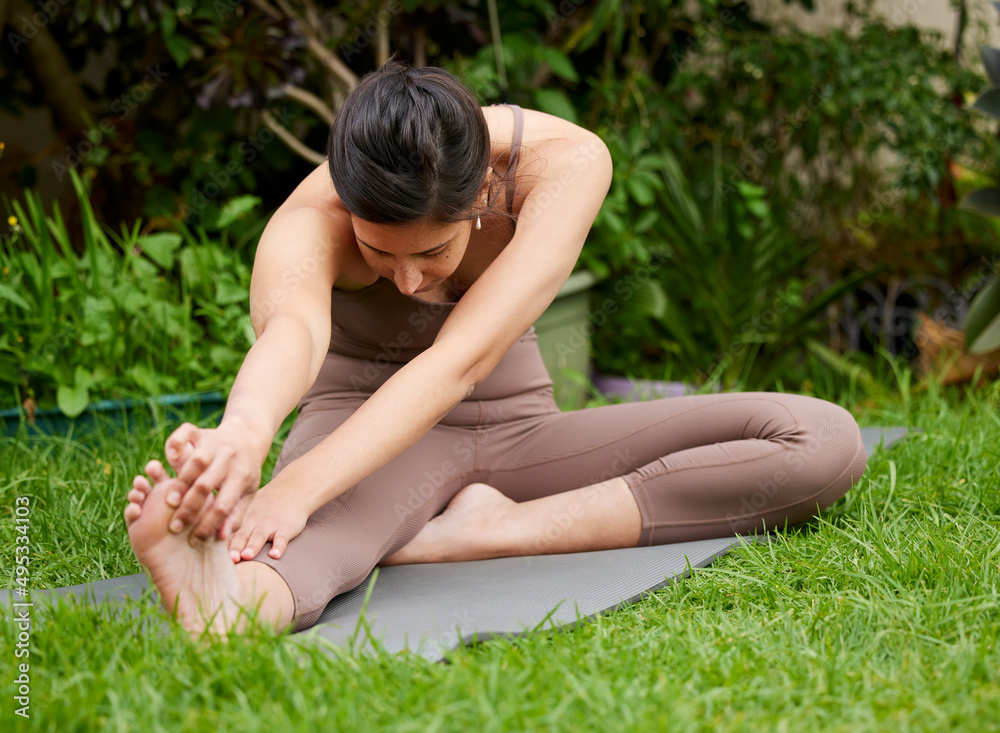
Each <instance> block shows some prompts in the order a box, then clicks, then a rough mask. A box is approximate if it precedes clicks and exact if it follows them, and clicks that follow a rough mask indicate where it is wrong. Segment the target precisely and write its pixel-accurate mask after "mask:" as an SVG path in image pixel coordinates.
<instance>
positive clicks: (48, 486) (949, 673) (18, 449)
mask: <svg viewBox="0 0 1000 733" xmlns="http://www.w3.org/2000/svg"><path fill="white" fill-rule="evenodd" d="M998 411H1000V383H994V384H992V385H990V387H989V388H988V389H984V390H981V391H980V392H979V393H978V394H967V393H965V392H963V391H962V390H959V389H949V390H947V391H942V390H941V389H939V388H936V387H933V386H932V387H931V388H930V390H929V392H928V393H926V394H916V393H911V391H909V390H907V391H905V392H904V393H903V395H902V396H899V397H897V398H895V399H886V400H882V401H881V402H880V403H879V404H872V403H868V404H866V405H865V407H864V408H857V409H855V414H856V415H857V416H858V418H859V420H860V421H861V423H862V424H863V425H888V424H896V425H910V426H916V427H920V428H923V429H924V431H925V432H924V433H923V434H921V435H918V436H916V437H914V438H911V439H909V440H907V441H904V442H902V443H901V444H899V445H897V446H896V447H894V448H893V449H891V450H890V451H886V452H881V453H877V454H876V456H875V457H874V458H873V459H872V460H871V461H870V462H869V467H868V471H867V473H866V475H865V476H864V477H863V478H862V480H861V481H860V483H859V484H858V485H857V486H856V487H855V489H854V490H853V491H851V492H850V493H849V494H848V495H847V496H846V497H845V498H844V499H842V500H841V501H840V502H838V503H837V504H836V505H834V506H833V507H832V508H831V509H830V510H829V511H827V512H826V513H825V514H824V515H823V517H822V518H820V519H819V520H817V521H816V522H815V523H813V524H812V525H810V526H808V527H806V528H799V529H794V530H791V531H789V532H787V533H785V534H782V535H779V537H778V539H777V541H776V542H774V543H772V544H769V545H754V546H749V547H745V548H742V549H740V550H738V551H734V552H732V553H730V554H729V555H728V556H726V557H725V558H723V559H722V560H720V561H719V562H717V563H716V564H714V565H713V566H711V567H709V568H707V569H705V570H701V571H698V572H696V573H695V574H694V576H693V577H691V578H690V579H688V580H685V581H683V582H680V583H677V584H675V585H673V586H671V587H668V588H666V589H665V590H663V591H660V592H658V593H656V594H655V596H653V597H651V598H649V599H647V600H646V601H644V602H642V603H639V604H635V605H633V606H630V607H627V608H625V609H623V610H620V611H617V612H613V613H609V614H606V615H605V616H603V617H601V618H599V619H597V620H595V621H594V622H593V623H590V624H586V625H584V626H583V627H581V628H578V629H576V630H572V631H563V632H555V631H552V630H546V631H540V632H537V633H535V634H533V635H530V636H527V637H522V638H520V639H517V640H514V641H505V640H493V641H489V642H486V643H483V644H480V645H478V646H475V647H468V648H462V649H459V650H457V651H455V652H454V653H453V654H452V655H450V657H449V660H448V662H447V663H443V664H433V663H429V662H427V661H424V660H422V659H421V658H418V657H415V656H411V655H382V656H374V655H371V656H368V655H351V654H348V653H342V654H337V655H331V654H327V653H324V652H321V651H316V650H315V649H314V648H312V647H309V646H302V645H301V644H300V643H299V642H298V641H297V640H296V637H294V636H292V637H288V636H275V635H273V634H266V633H261V634H256V635H253V636H251V637H246V638H237V639H232V640H230V641H228V642H226V643H224V644H219V645H216V646H207V647H205V646H199V645H198V644H197V643H195V642H192V641H190V640H189V639H188V638H186V636H185V635H184V634H182V633H179V632H178V631H177V630H174V632H173V633H169V634H165V635H159V634H157V633H155V631H149V632H147V633H145V634H143V633H140V630H141V627H142V625H143V624H144V623H145V624H152V628H153V629H154V630H155V629H156V628H157V627H158V626H159V625H160V624H161V623H163V621H162V617H161V616H160V615H158V614H157V613H156V612H143V614H142V617H141V618H139V619H133V618H131V617H126V618H120V617H114V616H113V615H111V614H109V613H108V612H107V610H104V611H101V610H99V609H87V608H77V607H70V608H67V609H65V610H64V611H63V613H62V615H61V616H60V617H59V619H58V624H57V623H55V621H54V619H52V618H51V617H50V615H48V614H47V613H45V612H44V610H43V609H41V608H37V609H35V613H34V617H33V620H34V628H33V631H32V636H31V656H30V660H29V661H30V664H31V668H30V677H31V716H32V717H31V718H30V720H28V721H22V720H20V719H15V718H14V715H13V710H14V708H15V703H14V702H13V697H12V696H13V694H14V693H13V680H14V677H15V674H16V673H15V671H14V664H15V663H16V662H17V661H19V660H16V659H15V658H14V639H15V637H16V632H17V630H16V628H15V626H14V623H13V621H12V620H11V618H10V617H9V616H5V617H4V619H3V621H2V622H0V659H2V660H3V664H2V666H0V669H2V671H3V674H2V677H3V686H2V689H3V696H2V700H0V706H2V713H0V721H3V723H2V724H0V727H2V728H3V729H4V730H10V727H9V725H8V722H7V721H10V720H12V719H13V720H16V722H18V724H19V728H24V729H28V730H52V731H95V730H109V731H179V730H193V731H213V732H215V731H226V730H239V731H258V730H261V731H263V730H268V731H270V730H279V731H284V730H309V731H326V730H360V731H368V730H373V729H390V730H399V731H420V732H423V731H434V730H445V731H453V730H454V731H469V730H474V731H477V732H482V733H485V732H486V731H513V730H518V731H520V730H572V731H576V730H598V731H614V730H670V731H687V730H722V731H730V730H731V731H741V733H742V732H744V731H747V730H767V731H771V730H789V731H800V730H824V731H827V730H851V731H853V730H872V731H876V730H878V731H881V730H935V731H936V730H944V729H958V730H969V731H982V730H997V729H1000V673H998V669H1000V650H998V642H1000V590H998V589H1000V489H998V486H1000V462H998V459H997V455H998V451H997V446H998V445H1000V417H998ZM164 437H165V435H164V434H163V432H162V431H160V430H136V431H133V432H132V433H124V432H119V433H114V432H110V433H107V434H104V435H102V436H100V437H99V438H98V439H97V443H96V444H97V448H96V449H95V448H94V447H93V446H91V445H86V444H84V443H81V442H79V441H74V440H65V439H32V440H30V441H29V440H26V439H25V438H23V437H22V438H19V439H4V440H3V441H2V442H0V537H2V538H3V539H2V540H0V547H2V556H3V563H2V565H3V568H4V570H3V584H4V585H5V586H6V587H10V586H11V585H12V580H13V577H14V575H13V569H12V568H13V567H14V557H15V556H14V551H13V547H14V537H15V530H14V525H13V507H14V505H15V497H17V496H28V497H30V498H31V501H32V504H33V507H32V513H31V523H30V539H31V546H30V547H31V560H32V564H31V566H30V568H31V587H33V588H40V587H52V586H59V585H68V584H73V583H79V582H83V581H87V580H95V579H99V578H106V577H112V576H116V575H125V574H129V573H134V572H138V571H139V569H140V568H139V566H138V565H137V564H136V562H135V560H134V559H133V556H132V554H131V551H130V549H129V546H128V541H127V537H126V533H125V527H124V523H123V521H122V519H121V512H122V509H123V507H124V503H125V502H124V495H125V492H126V488H127V486H128V484H129V482H130V479H131V477H132V476H133V475H134V474H135V472H136V471H137V470H138V469H139V468H140V467H141V466H142V464H143V463H144V461H145V460H146V459H148V458H149V457H152V456H154V455H156V454H157V453H158V452H159V451H160V450H162V445H163V438H164ZM273 458H274V454H273V453H272V460H273ZM267 470H268V471H269V467H268V468H267Z"/></svg>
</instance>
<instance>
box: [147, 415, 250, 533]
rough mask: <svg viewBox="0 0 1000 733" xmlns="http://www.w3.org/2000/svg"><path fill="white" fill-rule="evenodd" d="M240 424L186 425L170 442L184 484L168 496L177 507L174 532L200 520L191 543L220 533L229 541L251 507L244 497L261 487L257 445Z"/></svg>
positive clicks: (169, 451)
mask: <svg viewBox="0 0 1000 733" xmlns="http://www.w3.org/2000/svg"><path fill="white" fill-rule="evenodd" d="M240 425H241V424H240V423H237V422H233V423H231V424H229V425H227V424H226V423H225V422H223V424H222V425H220V426H219V427H218V428H199V427H197V426H196V425H192V424H191V423H184V424H183V425H181V426H180V427H179V428H177V430H175V431H174V432H173V433H172V434H171V435H170V437H169V438H167V442H166V446H165V448H166V454H167V461H168V462H169V463H170V465H171V467H172V468H173V469H174V471H175V472H176V473H177V478H179V479H180V480H181V486H180V490H179V491H174V492H172V493H171V494H169V495H168V496H167V503H168V504H169V505H170V506H174V507H177V510H176V511H175V512H174V516H173V517H172V518H171V521H170V531H172V532H180V531H182V530H183V529H184V528H185V527H186V526H189V525H191V524H193V523H194V522H195V520H197V525H196V526H195V528H194V530H193V531H192V532H191V540H190V541H191V544H192V545H197V544H200V543H201V542H203V541H205V540H207V539H210V538H211V537H212V536H214V535H216V534H218V538H219V539H220V540H227V539H229V533H231V532H232V531H235V530H236V529H238V528H239V526H240V521H241V520H242V514H243V512H244V511H246V508H247V502H241V501H240V499H242V498H243V497H244V496H246V495H247V494H250V493H252V492H254V491H256V490H257V488H258V487H259V486H260V469H261V464H262V463H263V461H262V460H258V458H259V450H257V448H256V442H257V441H256V440H255V439H254V438H253V436H252V434H251V433H250V432H249V431H248V430H246V429H244V428H242V427H240ZM185 487H186V488H185ZM213 492H216V493H213ZM234 509H235V510H236V511H234ZM199 515H200V516H199ZM227 519H229V521H226V520H227Z"/></svg>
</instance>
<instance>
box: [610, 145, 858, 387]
mask: <svg viewBox="0 0 1000 733" xmlns="http://www.w3.org/2000/svg"><path fill="white" fill-rule="evenodd" d="M644 161H645V163H644V164H643V166H642V170H641V171H640V172H642V173H644V175H643V176H642V178H640V179H638V180H641V181H642V184H641V185H642V186H644V187H646V188H648V195H649V196H652V197H653V198H654V202H653V207H652V208H653V210H655V211H656V212H657V214H658V215H657V216H655V217H650V220H649V226H648V234H647V237H648V240H649V241H650V242H657V243H658V244H656V245H655V246H654V247H652V248H651V250H650V251H651V254H652V256H651V258H650V264H649V266H648V272H649V273H650V274H651V276H650V277H648V278H646V279H645V280H644V281H643V282H642V283H641V287H639V286H637V287H635V288H633V289H632V290H631V291H629V292H627V293H626V292H625V291H623V289H622V288H621V287H619V283H620V281H618V282H616V283H614V284H612V286H611V291H612V292H615V291H618V292H619V293H621V295H622V297H621V298H620V301H621V302H620V304H619V305H617V306H616V308H615V313H614V314H613V316H612V317H611V319H610V320H611V321H612V322H613V324H614V325H613V326H612V328H611V329H609V330H610V331H611V332H613V333H614V334H615V336H614V338H615V347H612V345H611V344H610V343H607V344H604V345H603V348H602V347H599V348H598V356H599V363H600V361H601V359H602V357H603V355H604V354H606V353H612V354H616V355H617V354H622V353H626V354H627V353H636V354H642V353H643V352H646V353H647V354H649V353H650V352H654V353H655V351H656V349H657V348H659V349H660V350H661V357H660V359H659V361H661V362H662V361H668V362H670V363H671V364H672V366H673V367H675V368H677V369H679V370H680V372H681V373H682V374H683V375H685V376H697V377H698V378H699V379H702V380H707V381H708V382H716V381H718V382H719V383H721V385H722V386H723V388H726V389H729V388H733V387H735V386H737V385H739V386H741V387H742V388H744V389H754V388H769V387H772V386H773V385H774V383H775V381H776V380H777V379H779V378H780V377H781V376H782V374H783V373H784V372H785V371H786V370H787V369H788V367H789V365H790V364H792V363H793V362H794V361H795V360H796V359H797V358H800V357H802V356H804V350H806V349H808V350H809V351H810V352H813V353H814V354H816V355H817V356H818V357H820V358H822V359H823V360H824V361H825V362H826V363H827V364H828V366H830V367H831V368H834V369H840V370H842V371H844V372H845V373H849V372H851V371H852V370H854V369H855V367H853V366H851V365H848V364H847V363H846V362H843V361H842V360H840V359H838V357H837V355H836V354H833V353H832V352H830V350H829V349H826V348H824V347H823V345H822V343H821V342H820V341H819V340H818V338H817V332H818V329H819V328H820V321H821V316H822V315H823V314H824V313H825V310H826V307H827V306H828V305H829V304H830V303H832V302H834V301H835V300H837V299H838V298H840V297H841V296H842V295H843V294H844V293H846V292H848V291H850V290H851V289H853V288H855V287H857V286H858V285H859V284H860V283H861V282H863V281H864V280H865V279H867V278H869V277H871V276H872V275H873V273H871V272H862V273H856V274H854V275H852V276H849V277H847V278H843V279H841V280H840V281H838V282H835V283H834V284H832V285H830V286H828V287H826V288H825V289H822V290H821V291H820V292H815V287H814V285H815V283H814V282H812V280H813V279H815V278H811V277H810V276H809V275H808V263H809V260H810V257H811V255H812V254H814V253H815V251H816V248H817V247H818V243H815V242H812V243H810V242H803V241H801V240H799V239H796V238H794V237H792V236H791V234H790V233H789V232H788V231H787V229H785V228H783V227H782V226H781V225H780V223H779V222H778V221H776V220H775V218H774V217H773V216H772V213H771V208H770V202H769V199H768V197H767V192H766V191H765V190H764V189H763V188H761V187H759V186H756V185H754V184H750V183H747V182H741V183H740V184H739V185H738V186H737V187H736V190H735V191H729V190H727V188H726V187H725V185H724V184H725V180H724V172H723V169H722V158H721V151H718V152H717V154H716V156H715V163H714V185H712V186H711V188H710V189H709V190H708V191H705V192H702V193H703V194H704V195H699V194H698V193H696V192H695V191H694V190H693V189H692V186H691V182H690V180H689V177H688V176H686V175H685V174H684V172H683V171H682V170H681V167H680V164H679V163H678V161H677V159H676V158H675V157H674V156H673V155H672V154H670V153H668V152H665V151H664V152H661V153H660V154H658V155H656V156H653V155H650V156H647V157H645V158H644ZM646 195H647V193H643V194H642V196H646ZM625 295H628V297H625ZM619 306H620V307H619ZM637 321H641V322H643V323H644V324H645V327H644V328H643V329H642V331H641V332H640V333H636V329H635V323H636V322H637ZM626 324H631V329H632V335H633V336H639V338H640V340H641V341H642V342H644V343H641V344H635V343H634V342H633V343H628V342H627V341H626V343H622V341H623V338H622V337H623V333H624V334H625V335H626V338H627V335H628V334H629V328H630V326H629V325H626ZM619 326H620V328H619ZM612 348H614V351H612ZM622 366H625V367H626V368H625V369H624V371H626V372H635V371H637V370H638V369H637V367H639V368H641V364H637V363H634V362H633V363H631V364H626V365H622Z"/></svg>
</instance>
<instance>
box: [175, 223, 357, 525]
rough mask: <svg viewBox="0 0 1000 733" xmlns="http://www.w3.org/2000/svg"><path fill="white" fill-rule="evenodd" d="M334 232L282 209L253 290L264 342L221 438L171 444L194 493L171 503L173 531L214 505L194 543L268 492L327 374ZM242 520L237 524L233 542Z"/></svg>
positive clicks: (263, 246)
mask: <svg viewBox="0 0 1000 733" xmlns="http://www.w3.org/2000/svg"><path fill="white" fill-rule="evenodd" d="M334 230H335V227H334V226H333V222H332V220H331V219H330V217H329V216H328V215H326V214H324V213H322V212H320V211H318V210H316V209H313V208H308V207H300V208H294V209H290V210H285V211H282V210H281V209H279V211H278V212H277V213H276V214H275V215H274V216H273V217H272V218H271V220H270V221H269V222H268V224H267V227H266V228H265V229H264V232H263V234H262V235H261V238H260V243H259V244H258V246H257V254H256V258H255V260H254V268H253V277H252V279H251V284H250V317H251V321H252V323H253V328H254V332H255V333H256V334H257V340H256V342H255V343H254V345H253V346H252V347H251V348H250V351H249V352H248V353H247V356H246V358H245V359H244V361H243V364H242V366H241V367H240V370H239V373H238V374H237V376H236V381H235V382H234V384H233V388H232V390H231V391H230V394H229V399H228V400H227V403H226V410H225V414H224V415H223V418H222V421H221V423H220V424H219V427H218V428H214V429H206V428H198V427H196V426H194V425H192V424H190V423H185V424H184V425H182V426H181V427H179V428H178V429H177V430H176V431H174V432H173V433H172V434H171V435H170V437H169V438H168V439H167V442H166V454H167V460H168V462H169V463H170V465H171V466H172V467H173V468H174V470H175V471H176V472H177V476H178V478H180V479H181V480H182V481H183V482H184V483H185V484H186V485H187V486H188V488H187V490H186V491H185V492H183V496H180V497H173V498H174V500H175V501H179V506H178V508H177V510H176V511H175V512H174V516H173V518H172V522H171V524H172V527H171V529H175V527H176V526H177V525H176V524H174V520H179V521H180V522H181V525H180V528H181V529H183V527H184V526H187V525H189V524H191V523H192V522H193V521H194V520H195V519H196V518H197V517H198V515H199V513H200V512H202V510H203V509H204V506H205V502H206V501H207V500H208V498H209V497H210V496H211V497H212V500H211V506H210V507H209V508H208V509H207V511H205V513H204V516H203V517H201V519H200V520H199V522H198V526H197V527H195V530H194V531H193V532H192V535H191V536H192V541H193V542H194V541H197V540H205V539H208V538H209V537H211V536H212V535H213V534H215V533H216V532H217V531H218V530H219V528H220V527H221V526H222V525H223V522H224V521H225V520H226V518H227V517H229V515H230V513H232V512H233V509H234V508H236V507H237V505H238V504H240V499H241V498H242V497H243V496H245V495H246V494H248V493H251V492H253V491H256V490H257V489H258V488H259V487H260V471H261V466H262V465H263V463H264V461H265V460H266V459H267V454H268V452H269V450H270V448H271V443H272V442H273V440H274V436H275V435H276V434H277V432H278V428H279V427H280V426H281V423H282V421H283V420H284V419H285V418H286V417H287V416H288V415H289V413H291V411H292V410H293V409H294V408H295V406H296V405H297V404H298V402H299V400H300V399H301V398H302V395H304V394H305V393H306V391H307V390H308V389H309V388H310V387H311V386H312V384H313V382H314V381H315V380H316V377H317V375H318V374H319V370H320V367H321V366H322V364H323V360H324V358H325V356H326V353H327V350H328V349H329V344H330V291H331V289H332V288H333V283H334V281H335V280H336V277H337V269H338V268H337V266H336V262H335V260H336V257H335V254H336V250H335V246H334V241H335V236H334ZM216 489H218V493H217V494H216V495H214V496H213V494H212V492H213V491H214V490H216ZM171 503H173V502H171ZM175 505H176V504H175ZM245 505H246V502H243V503H241V504H240V507H241V509H242V510H245ZM241 513H242V512H241ZM240 519H241V517H240V516H233V517H232V519H231V521H230V522H229V523H227V533H228V531H232V530H235V529H236V528H237V527H238V526H239V521H240Z"/></svg>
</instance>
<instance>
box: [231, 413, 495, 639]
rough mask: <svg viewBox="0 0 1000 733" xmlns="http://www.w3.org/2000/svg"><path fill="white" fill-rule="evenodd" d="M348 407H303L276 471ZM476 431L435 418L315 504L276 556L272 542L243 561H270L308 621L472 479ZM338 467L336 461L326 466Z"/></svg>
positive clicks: (478, 476)
mask: <svg viewBox="0 0 1000 733" xmlns="http://www.w3.org/2000/svg"><path fill="white" fill-rule="evenodd" d="M352 413H353V410H352V409H333V410H323V409H319V408H318V407H316V406H311V407H310V408H309V409H306V410H303V412H302V413H300V416H299V419H298V420H297V421H296V424H295V426H294V427H293V430H292V432H291V433H290V434H289V437H288V440H286V442H285V446H284V447H283V449H282V454H281V457H280V458H279V461H278V463H277V464H276V466H275V475H276V474H277V473H278V472H280V470H281V469H282V468H283V467H284V466H286V465H288V463H290V462H291V461H292V460H294V459H295V458H296V457H298V456H299V455H302V454H303V453H305V452H306V451H308V450H309V449H311V448H312V447H313V446H315V445H316V444H318V443H319V442H320V441H322V440H323V438H324V437H326V435H328V434H330V433H331V432H333V430H335V429H336V428H337V427H338V426H339V425H340V424H342V423H343V422H344V421H345V420H346V419H347V418H348V417H349V416H350V415H351V414H352ZM476 442H477V431H476V429H475V428H474V427H473V428H462V427H453V426H447V425H438V426H435V427H434V428H433V429H432V430H431V431H430V432H429V433H428V434H427V435H425V436H424V437H423V438H422V439H421V440H419V441H418V442H417V443H416V444H415V445H413V446H412V447H411V448H409V449H408V450H407V451H406V452H404V453H403V454H402V455H400V456H399V457H397V458H396V459H394V460H393V461H391V462H390V463H389V464H387V465H386V466H383V467H382V468H381V469H379V470H378V471H376V472H375V473H373V474H372V475H371V476H369V477H367V478H366V479H365V480H363V481H361V482H359V483H358V484H356V485H355V486H353V487H352V488H351V489H349V490H348V491H346V492H345V493H343V494H341V495H340V496H338V497H337V498H335V499H334V500H332V501H330V502H329V503H327V504H326V505H324V506H323V507H321V508H320V509H319V510H317V511H316V512H315V513H314V514H313V515H312V516H311V517H310V518H309V520H308V522H307V523H306V527H305V529H304V530H303V531H302V533H301V534H299V535H298V536H297V537H295V538H294V539H293V540H292V541H291V542H290V543H289V544H288V547H287V548H286V550H285V552H284V553H283V555H282V556H281V558H280V559H277V560H275V559H273V558H271V557H268V551H269V550H270V549H271V544H270V543H265V544H264V546H263V547H262V548H261V551H260V552H259V553H258V554H257V557H255V558H254V559H253V560H251V561H245V562H241V563H240V566H243V565H251V566H263V567H268V569H269V570H273V571H274V572H275V573H277V575H278V576H280V578H281V580H282V581H283V582H284V583H285V585H286V586H287V588H288V589H289V593H290V596H291V598H292V604H293V613H292V615H293V617H294V618H293V622H294V625H295V629H296V630H302V629H305V628H308V627H309V626H312V625H313V624H314V623H315V622H316V619H318V618H319V616H320V615H321V614H322V612H323V610H324V608H325V607H326V604H327V603H328V602H329V601H330V599H332V598H333V597H334V596H336V595H338V594H340V593H344V592H346V591H348V590H350V589H352V588H354V587H356V586H357V585H358V584H359V583H361V582H362V581H363V580H364V579H365V577H367V576H368V574H369V573H370V572H371V570H372V568H373V567H375V565H376V563H378V562H379V560H381V559H382V558H383V557H385V556H386V555H387V554H391V553H393V552H395V551H397V550H398V549H399V548H401V547H403V546H404V545H406V544H407V543H408V542H409V541H410V540H411V539H412V538H413V537H415V536H416V535H417V533H418V532H419V531H420V530H421V529H422V528H423V527H424V525H426V524H427V522H428V521H429V520H430V519H431V517H433V516H434V515H435V514H437V513H439V512H440V511H441V510H442V509H443V508H444V507H445V506H446V505H447V504H448V501H449V500H450V499H451V498H452V497H454V496H455V494H456V493H458V491H460V490H461V489H462V488H463V487H464V486H466V485H467V484H469V483H470V482H471V481H476V480H482V476H483V473H482V472H481V471H479V472H477V471H476V470H475V458H476V449H477V445H476ZM331 470H336V467H331Z"/></svg>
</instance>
